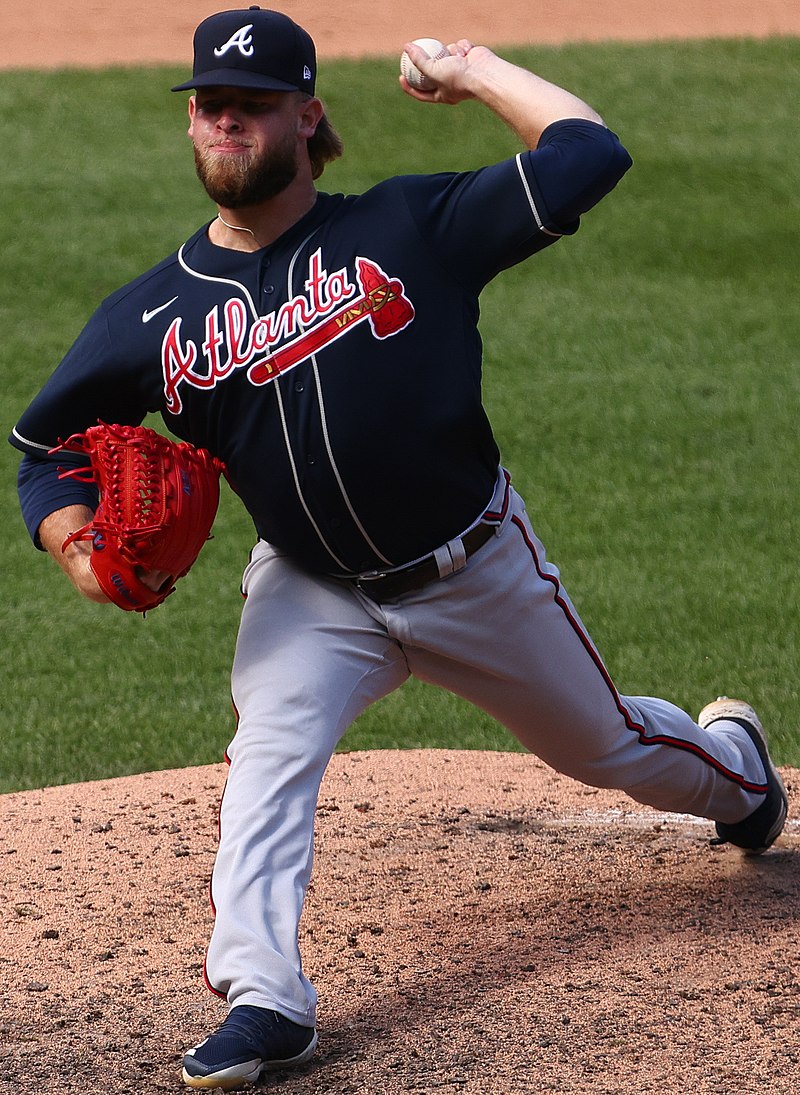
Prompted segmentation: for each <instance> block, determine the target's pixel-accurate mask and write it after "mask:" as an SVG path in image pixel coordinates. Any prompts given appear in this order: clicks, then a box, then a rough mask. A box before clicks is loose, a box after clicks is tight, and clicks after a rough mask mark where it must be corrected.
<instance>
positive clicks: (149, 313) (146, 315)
mask: <svg viewBox="0 0 800 1095" xmlns="http://www.w3.org/2000/svg"><path fill="white" fill-rule="evenodd" d="M177 299H178V298H177V297H173V298H172V300H168V301H167V303H166V304H159V306H158V308H145V310H144V311H143V312H142V323H149V322H150V320H151V319H152V318H153V316H157V315H158V313H159V312H163V311H164V309H165V308H169V306H170V304H174V303H175V301H176V300H177Z"/></svg>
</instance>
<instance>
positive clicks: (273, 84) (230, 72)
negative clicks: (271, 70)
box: [171, 68, 300, 91]
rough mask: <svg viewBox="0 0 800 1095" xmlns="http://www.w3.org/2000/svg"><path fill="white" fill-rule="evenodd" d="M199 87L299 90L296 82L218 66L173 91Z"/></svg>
mask: <svg viewBox="0 0 800 1095" xmlns="http://www.w3.org/2000/svg"><path fill="white" fill-rule="evenodd" d="M198 87H250V88H257V89H258V90H259V91H299V90H300V88H298V87H297V86H296V85H295V84H287V83H286V82H285V81H284V80H276V79H274V78H273V77H272V76H264V75H263V74H262V73H260V72H247V71H246V70H245V69H241V68H218V69H213V70H212V71H211V72H203V73H202V74H201V75H200V76H195V77H194V78H193V79H191V80H186V81H185V83H182V84H178V85H177V86H176V87H173V88H172V89H171V90H172V91H191V90H193V89H194V88H198Z"/></svg>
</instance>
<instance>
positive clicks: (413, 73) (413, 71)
mask: <svg viewBox="0 0 800 1095" xmlns="http://www.w3.org/2000/svg"><path fill="white" fill-rule="evenodd" d="M414 45H416V46H420V47H421V48H422V49H424V50H425V52H426V53H427V54H428V56H429V57H432V58H433V59H434V60H438V59H439V58H440V57H449V56H450V53H449V52H448V49H447V46H445V45H444V44H443V43H442V42H440V41H439V40H438V39H437V38H415V39H414ZM400 72H401V73H402V74H403V76H405V78H406V80H408V82H409V84H410V85H411V87H413V88H416V90H417V91H433V89H434V88H435V87H436V84H435V83H434V82H433V80H431V79H430V77H428V76H423V74H422V73H421V72H420V70H419V69H418V68H417V66H416V65H414V64H412V63H411V58H410V57H409V56H408V54H407V53H406V52H405V51H403V55H402V57H401V58H400Z"/></svg>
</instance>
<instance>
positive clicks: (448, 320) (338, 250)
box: [11, 120, 631, 575]
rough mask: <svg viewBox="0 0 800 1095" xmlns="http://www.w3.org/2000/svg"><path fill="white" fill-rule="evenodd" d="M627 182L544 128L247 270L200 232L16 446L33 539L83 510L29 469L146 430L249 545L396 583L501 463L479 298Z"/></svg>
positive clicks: (483, 491) (277, 247) (389, 194)
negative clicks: (64, 448)
mask: <svg viewBox="0 0 800 1095" xmlns="http://www.w3.org/2000/svg"><path fill="white" fill-rule="evenodd" d="M630 162H631V161H630V158H629V156H628V154H627V152H626V151H625V150H624V148H623V147H622V146H621V145H620V143H619V141H618V140H617V138H616V137H615V135H614V134H613V133H611V132H610V131H608V130H607V129H605V128H603V127H602V126H600V125H596V124H594V123H592V122H587V121H580V120H574V121H572V120H571V121H565V122H557V123H555V124H554V125H552V126H550V127H549V129H548V130H547V131H546V132H545V134H544V135H543V137H542V140H541V141H540V143H539V147H538V149H537V150H536V151H533V152H524V153H521V154H519V155H518V156H516V157H514V158H513V159H510V160H507V161H505V162H502V163H500V164H497V165H493V166H491V167H486V168H482V169H480V170H477V171H473V172H465V173H460V174H440V175H419V176H404V177H398V178H393V179H390V180H388V181H386V182H383V183H380V184H379V185H377V186H375V187H373V188H372V189H370V190H368V191H367V192H365V193H364V194H362V195H359V196H344V195H341V194H338V195H331V194H319V195H318V199H317V201H316V204H315V205H314V207H313V208H312V209H311V211H310V212H309V213H308V214H307V215H306V216H304V217H303V218H302V219H301V220H300V221H299V222H298V223H296V224H295V225H294V226H293V227H291V228H290V229H289V230H288V231H287V232H285V233H284V234H283V235H282V236H281V237H280V238H278V239H277V240H276V241H275V242H274V243H272V244H271V245H269V246H267V247H265V248H263V249H261V250H259V251H257V252H252V253H250V252H244V251H233V250H229V249H226V248H220V247H217V246H215V245H214V244H212V243H211V242H210V240H209V238H208V235H207V226H204V227H203V228H201V229H200V230H199V231H197V232H196V233H195V234H194V235H193V236H192V237H191V238H190V239H189V240H188V241H187V242H186V243H185V244H184V245H183V246H182V247H181V248H180V249H179V251H178V252H177V253H176V254H174V255H172V256H171V257H169V258H168V259H166V260H165V261H163V262H161V263H160V264H159V265H158V266H156V267H154V268H153V269H152V270H150V271H149V272H147V273H146V274H144V275H142V276H141V277H139V278H137V279H136V280H135V281H133V282H132V283H130V284H129V285H127V286H126V287H124V288H123V289H120V290H119V291H118V292H116V293H114V294H113V295H112V296H110V297H109V298H108V299H107V300H106V301H105V302H104V303H103V304H102V305H101V307H100V308H99V309H98V310H97V312H96V313H95V314H94V316H93V317H92V318H91V319H90V321H89V323H88V324H87V326H86V327H85V329H84V330H83V332H82V333H81V334H80V336H79V337H78V339H77V341H76V342H75V344H74V345H73V347H72V348H71V350H70V351H69V352H68V353H67V355H66V357H65V358H64V360H63V362H62V363H61V365H60V366H59V367H58V369H57V370H56V371H55V372H54V374H53V375H52V377H51V378H50V380H49V381H48V382H47V383H46V385H45V386H44V388H43V389H42V391H41V392H40V394H39V395H38V396H37V398H36V399H35V400H34V402H33V403H32V404H31V406H30V407H29V408H28V410H27V411H26V413H25V414H24V415H23V417H22V419H21V420H20V422H19V423H18V425H17V426H16V428H15V429H14V432H13V434H12V437H11V441H12V444H14V445H16V446H17V447H18V448H20V449H21V450H22V451H23V452H25V453H26V454H27V456H26V457H25V459H24V460H23V465H22V467H21V470H20V493H21V498H22V505H23V512H24V515H25V519H26V522H27V523H28V527H29V529H30V531H31V533H32V534H33V535H35V533H36V529H37V528H38V525H39V523H40V521H41V520H42V519H43V518H44V517H45V516H46V515H47V512H50V511H52V510H53V509H56V508H60V507H61V506H62V505H66V504H70V503H71V502H75V501H84V500H85V501H90V499H89V496H88V495H86V494H81V492H82V491H86V490H87V488H85V487H81V486H80V485H79V484H75V483H74V482H73V481H59V480H58V479H57V477H56V474H55V472H54V462H53V461H52V460H51V459H48V458H47V454H48V450H49V449H51V448H52V447H53V446H55V445H56V444H57V443H58V441H59V440H63V439H66V438H67V437H68V436H69V435H70V434H72V433H75V432H79V431H82V430H84V429H85V428H86V427H87V426H90V425H92V424H94V423H95V422H96V421H97V420H98V419H100V420H103V421H106V422H119V423H128V424H138V423H139V422H141V421H142V419H143V418H144V416H145V415H146V414H147V413H149V412H160V413H161V415H162V416H163V419H164V421H165V423H166V425H167V426H168V427H169V429H170V430H171V431H172V432H173V433H175V434H176V435H177V436H179V437H181V438H183V439H185V440H187V441H191V442H192V443H193V444H195V445H200V446H203V447H205V448H207V449H209V450H210V451H211V452H212V453H213V454H214V455H215V456H218V457H219V458H220V459H221V460H223V461H224V463H225V466H226V469H227V476H228V479H229V482H230V484H231V486H232V487H233V489H234V490H235V491H236V492H237V493H238V495H239V496H240V497H241V499H242V501H243V503H244V505H245V506H246V508H247V510H248V512H249V513H250V515H251V516H252V519H253V522H254V524H255V528H256V531H257V533H258V535H259V536H260V537H261V538H263V539H265V540H267V541H269V542H270V543H271V544H273V545H274V546H275V547H277V548H278V549H280V550H282V551H285V552H287V553H289V554H291V556H292V557H294V558H295V559H296V560H297V561H298V562H300V563H301V564H302V565H303V566H305V567H307V568H308V569H311V570H313V571H316V572H322V573H327V574H334V575H346V574H355V573H363V572H369V571H373V570H380V569H384V568H390V567H395V566H399V565H402V564H405V563H408V562H411V561H413V560H416V559H418V558H420V557H421V556H423V555H425V554H426V553H428V552H430V551H432V550H433V549H434V548H436V547H437V546H438V545H439V544H441V543H444V542H446V541H447V540H449V539H450V538H452V537H453V536H456V535H459V534H460V533H461V532H463V531H464V529H466V528H467V527H469V525H470V524H471V523H473V522H474V521H475V520H476V519H477V518H478V517H479V515H480V514H481V513H482V512H483V510H484V509H485V508H486V506H487V505H488V503H489V501H490V499H491V497H492V492H493V489H494V485H495V481H496V475H497V466H498V460H499V453H498V449H497V445H496V443H495V440H494V437H493V435H492V430H491V428H490V425H489V423H488V421H487V418H486V415H485V413H484V410H483V407H482V402H481V340H480V336H479V333H478V318H479V306H478V298H479V294H480V292H481V290H482V289H483V287H484V286H485V285H486V284H487V282H488V281H490V280H491V279H492V278H493V277H494V276H495V275H496V274H497V273H498V272H499V271H500V270H502V269H504V268H506V267H508V266H511V265H513V264H515V263H517V262H519V261H521V260H522V259H525V258H527V257H529V256H530V255H532V254H533V253H534V252H536V251H538V250H540V249H542V248H543V247H545V246H547V245H548V244H550V243H552V242H553V241H555V240H556V239H558V238H559V236H561V235H563V234H567V233H572V232H574V231H575V230H576V229H577V227H578V223H579V217H580V215H581V214H582V213H583V212H585V211H586V210H587V209H588V208H590V207H591V206H592V205H593V204H595V202H596V201H598V200H599V199H600V198H601V197H602V196H603V195H604V194H605V193H607V192H608V191H609V190H610V189H611V188H612V187H613V186H614V185H615V184H616V183H617V181H618V180H619V178H620V177H621V176H622V174H623V173H624V172H625V171H626V170H627V168H628V167H629V165H630ZM535 312H536V303H535V301H532V303H531V313H532V316H534V317H535ZM531 355H532V357H535V343H534V344H532V348H531ZM58 459H59V461H60V462H61V463H62V464H63V462H64V461H63V456H59V458H58ZM90 504H93V503H91V502H90Z"/></svg>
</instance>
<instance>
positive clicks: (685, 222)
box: [0, 39, 800, 791]
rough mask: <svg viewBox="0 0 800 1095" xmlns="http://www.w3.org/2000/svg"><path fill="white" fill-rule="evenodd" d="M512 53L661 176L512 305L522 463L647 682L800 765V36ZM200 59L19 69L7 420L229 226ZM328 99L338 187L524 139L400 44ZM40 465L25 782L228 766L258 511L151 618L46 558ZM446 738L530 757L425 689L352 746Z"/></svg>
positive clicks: (505, 296) (16, 635)
mask: <svg viewBox="0 0 800 1095" xmlns="http://www.w3.org/2000/svg"><path fill="white" fill-rule="evenodd" d="M506 55H507V56H509V57H511V58H512V59H514V60H517V61H520V62H521V63H523V64H525V65H527V66H528V67H531V68H534V69H535V70H536V71H538V72H540V73H541V74H542V75H544V76H545V77H547V78H550V79H553V80H555V81H556V82H558V83H561V84H563V85H564V86H566V87H569V88H570V89H572V90H574V91H576V92H577V93H578V94H580V95H582V96H583V97H585V98H586V99H587V100H588V101H590V102H591V103H592V104H593V105H594V106H596V107H597V109H598V110H600V111H601V113H602V114H603V115H604V117H605V118H606V120H607V122H608V123H609V124H610V125H611V126H612V128H614V129H615V130H616V131H617V132H619V133H620V135H621V136H622V138H623V140H624V142H625V144H626V145H627V147H628V148H629V150H630V151H631V154H632V156H633V158H634V161H635V166H634V168H633V170H632V171H631V172H630V173H629V174H628V176H626V178H625V179H624V180H623V182H622V184H621V185H620V187H619V188H618V190H617V191H616V192H615V193H614V194H613V195H611V196H610V197H609V198H608V199H607V200H606V202H605V203H603V204H602V205H601V206H599V207H598V208H597V209H596V210H594V211H593V212H592V213H591V214H590V215H589V216H587V217H586V218H585V221H584V225H583V228H582V230H581V231H580V232H579V233H578V235H577V236H576V237H575V238H574V239H572V240H568V241H564V242H562V243H561V244H559V245H558V246H557V247H555V248H552V249H551V250H549V251H548V252H547V253H546V254H544V255H542V256H540V257H538V258H536V259H534V260H533V261H531V262H530V263H529V264H527V265H526V266H523V267H519V268H517V269H515V270H513V271H510V272H508V273H507V274H506V275H504V276H502V277H501V278H500V279H499V280H498V281H497V282H496V283H494V284H493V285H492V286H490V288H489V289H488V290H487V292H486V294H485V296H484V300H483V310H482V333H483V335H484V341H485V344H486V364H485V398H486V404H487V407H488V409H489V413H490V416H491V418H492V420H493V422H494V424H495V428H496V433H497V436H498V440H499V442H500V445H501V448H502V451H503V457H504V461H505V462H506V464H507V465H508V466H509V467H510V468H511V469H512V471H513V472H514V478H515V483H516V485H517V486H518V487H519V488H520V489H521V490H522V492H523V493H524V494H525V496H526V498H527V501H528V508H529V511H530V512H531V514H532V517H533V520H534V524H535V525H536V526H537V529H538V531H539V533H540V535H542V537H543V539H544V541H545V543H546V544H547V545H548V550H549V555H550V557H551V558H552V559H554V561H556V562H557V563H558V565H559V566H560V567H561V571H562V576H563V578H564V582H565V585H566V587H567V589H568V590H569V591H570V593H571V595H572V597H573V599H574V600H575V602H576V604H577V605H578V607H579V609H580V611H581V614H582V616H583V618H584V621H585V623H586V624H587V626H588V627H589V629H590V631H591V632H592V634H593V636H594V638H595V640H596V642H597V643H598V646H599V647H600V650H601V652H602V653H603V655H604V657H605V660H606V662H607V664H608V666H609V668H610V670H611V672H612V674H613V675H614V677H615V679H616V682H617V684H618V686H619V688H620V689H621V690H622V691H623V692H626V693H629V694H651V695H662V696H664V697H667V698H670V699H673V700H674V701H675V702H677V703H679V704H681V705H683V706H685V707H687V709H689V710H693V711H696V709H697V708H698V707H699V706H701V705H702V704H703V703H705V702H706V701H707V700H708V699H709V698H711V697H713V696H714V695H716V694H717V693H719V692H725V693H728V694H732V695H736V694H742V695H744V696H746V697H748V698H750V699H751V700H752V701H753V702H754V703H755V704H756V705H757V706H758V707H759V710H760V712H761V713H762V716H763V718H764V721H765V722H766V723H767V725H768V728H769V729H770V731H771V734H772V740H773V742H774V751H775V754H776V758H777V759H778V761H779V762H780V763H783V764H792V765H800V733H798V723H799V722H800V694H799V690H798V671H797V660H798V655H797V651H798V619H800V613H799V612H798V607H799V606H798V580H797V574H796V569H797V568H796V563H795V558H794V555H795V550H796V544H797V542H798V531H799V529H798V524H799V522H798V516H797V499H796V495H797V492H796V487H795V474H796V468H797V456H798V441H797V427H796V423H797V420H798V417H800V415H799V414H798V411H800V379H799V377H800V373H799V372H798V368H797V347H798V345H800V311H799V310H798V307H797V292H796V282H797V277H796V268H797V259H796V255H797V253H798V231H799V229H798V225H800V215H799V214H800V197H798V195H799V194H800V146H798V142H797V135H796V127H797V122H796V110H797V107H796V104H797V102H798V97H799V96H800V86H799V85H800V40H796V39H777V40H772V41H765V42H748V41H736V42H728V41H719V42H705V43H691V44H680V43H668V44H661V45H648V46H594V47H588V46H587V47H570V48H564V49H538V50H527V51H521V50H513V51H507V52H506ZM180 75H181V73H179V72H178V71H177V70H170V69H163V68H152V69H143V70H137V71H125V70H117V71H107V72H101V73H82V72H69V73H49V74H41V73H22V72H17V73H3V74H0V104H1V105H2V110H1V111H0V119H2V120H1V121H0V134H2V138H3V147H4V149H5V150H6V154H5V156H4V157H3V159H2V162H0V180H2V193H3V206H4V223H5V224H6V230H5V233H4V237H5V238H4V245H3V248H2V252H0V263H2V275H3V277H2V283H3V289H2V294H1V295H0V321H1V322H2V330H3V333H4V338H3V345H2V357H1V358H0V369H1V370H2V382H3V392H4V400H3V405H4V409H5V413H4V419H5V424H6V433H7V432H8V431H9V430H10V429H11V427H12V426H13V424H14V423H15V421H16V419H17V417H18V416H19V414H20V413H21V411H22V410H23V409H24V407H25V406H26V405H27V403H28V402H29V400H30V399H31V398H32V397H33V395H34V394H35V393H36V391H37V390H38V388H39V387H40V385H41V384H42V382H43V381H44V379H45V377H46V376H47V375H48V374H49V372H50V371H51V370H52V368H53V367H54V366H55V364H56V363H57V361H58V360H59V358H60V356H61V355H62V353H63V352H64V351H65V350H66V348H67V347H68V346H69V344H70V342H71V341H72V339H73V338H74V337H75V335H76V334H77V332H78V330H79V329H80V327H81V325H82V324H83V322H84V321H85V319H86V318H87V317H88V315H89V313H90V312H91V311H92V310H93V308H94V307H95V305H96V304H97V303H98V302H99V300H100V299H101V298H102V297H103V296H104V295H106V294H107V293H109V292H110V291H112V290H113V289H115V288H116V287H117V286H118V285H120V284H122V283H124V282H126V281H128V280H129V279H131V278H132V277H134V276H135V275H137V274H138V273H139V272H141V271H142V270H144V269H146V268H147V267H148V266H150V265H152V264H153V263H155V262H156V261H158V260H159V259H160V258H162V257H163V256H164V255H166V254H167V253H169V252H170V251H171V250H173V249H174V248H175V247H177V246H178V245H179V244H180V243H181V242H182V240H183V239H185V238H186V237H187V236H188V235H189V234H190V233H191V232H192V231H193V230H194V228H195V227H196V226H197V225H198V224H199V223H201V222H202V221H203V220H204V219H209V218H210V216H211V215H212V211H211V207H210V205H209V203H208V201H207V199H206V198H205V196H204V194H203V193H202V191H201V189H200V186H199V184H198V183H197V182H196V180H195V178H194V172H193V167H192V164H191V155H190V150H189V145H188V142H187V141H185V140H184V139H182V138H183V132H184V129H185V122H184V111H185V101H186V97H185V96H184V95H170V94H169V92H168V90H167V89H168V88H169V86H170V84H171V83H174V82H176V79H177V78H178V77H179V76H180ZM320 94H321V95H322V96H323V98H324V99H325V100H326V102H327V104H328V107H329V110H330V113H331V116H332V118H333V120H334V122H335V123H336V124H337V126H338V128H339V129H340V131H341V133H342V135H343V137H344V140H345V145H346V154H345V158H344V159H343V160H342V161H340V162H339V163H337V164H336V165H334V166H333V167H332V168H330V169H329V170H328V172H326V175H325V176H324V179H323V184H324V189H328V190H334V191H336V190H345V191H355V190H360V189H362V188H364V187H366V186H369V185H370V184H371V183H373V182H375V181H377V180H378V179H380V178H383V177H385V176H386V175H388V174H390V173H394V172H409V171H411V172H414V171H428V170H432V171H438V170H450V169H462V168H469V167H473V166H477V165H479V164H481V163H483V162H488V161H491V160H494V159H497V158H499V157H502V156H506V155H511V154H513V153H514V152H515V151H516V150H517V144H516V142H515V139H514V137H513V135H511V134H510V133H509V132H507V131H506V130H505V129H504V128H503V126H502V125H501V124H500V123H499V122H498V121H497V120H496V119H494V118H493V117H492V116H490V115H489V114H488V113H487V112H485V111H483V110H482V109H481V108H480V107H478V106H476V105H475V104H463V105H462V106H461V107H460V108H457V109H453V110H448V109H445V108H438V109H437V108H423V107H420V106H418V105H417V104H415V103H413V102H411V101H410V100H408V99H407V98H406V97H404V96H403V95H402V94H400V92H399V91H398V89H397V85H396V77H395V62H394V61H393V60H389V61H383V60H373V61H366V62H363V63H341V64H336V65H332V64H329V65H327V66H325V69H324V72H323V74H322V77H321V86H320ZM153 424H155V425H159V423H153ZM16 465H17V456H16V454H15V452H14V450H12V449H11V448H10V447H9V446H5V447H4V449H0V471H1V472H2V477H1V481H2V483H3V484H4V487H3V489H2V491H0V517H2V521H3V527H4V529H5V536H4V538H3V542H2V547H0V552H2V575H3V584H4V592H3V597H2V601H1V602H0V624H2V634H3V636H4V648H3V653H4V656H3V659H2V665H1V666H0V674H2V681H1V682H0V726H2V731H3V748H2V753H1V754H0V757H1V758H2V759H0V791H8V790H13V789H17V788H25V787H38V786H45V785H49V784H54V783H63V782H73V781H78V780H84V779H94V778H99V777H105V776H109V775H121V774H126V773H131V772H140V771H147V770H154V769H161V768H168V767H183V766H187V765H194V764H203V763H208V762H212V761H217V760H218V759H220V757H221V754H222V750H223V748H224V746H225V745H226V744H227V742H228V740H229V738H230V736H231V734H232V731H233V721H232V717H231V714H230V707H229V700H228V669H229V664H230V660H231V656H232V651H233V644H234V641H235V634H236V626H237V620H238V613H239V607H240V598H239V592H238V584H239V576H240V573H241V569H242V566H243V564H244V562H245V560H246V557H247V553H248V550H249V548H250V546H251V543H252V538H253V534H252V529H251V525H250V522H249V519H248V518H247V516H246V515H245V514H243V513H242V512H241V510H240V509H239V507H238V506H237V503H236V502H235V500H234V499H233V498H232V497H231V495H230V494H229V493H226V495H225V497H224V498H223V503H222V507H221V511H220V516H219V518H218V522H217V526H216V530H215V538H214V540H213V541H212V542H211V543H210V544H209V545H208V546H207V548H206V549H205V551H204V553H203V556H202V557H201V560H200V562H199V564H198V565H197V567H196V568H195V569H194V571H193V572H192V574H191V575H190V576H189V577H188V578H187V579H186V580H185V581H184V582H183V583H182V584H181V587H180V589H179V591H178V593H176V594H175V596H174V597H173V598H171V599H170V601H168V602H167V604H166V605H165V606H164V607H163V608H160V609H159V610H158V611H156V612H154V613H152V614H151V615H150V616H148V617H147V618H146V619H145V620H142V619H141V618H140V617H139V616H135V617H132V616H128V615H126V614H123V613H121V612H118V611H116V610H113V609H107V608H104V607H99V606H93V605H91V604H89V603H84V602H82V601H81V600H80V599H79V598H78V596H77V595H76V594H75V593H73V591H72V590H71V588H69V587H68V585H67V583H66V581H65V580H64V579H63V577H62V576H61V574H60V573H58V572H57V571H56V568H55V567H53V565H52V564H51V563H50V560H49V559H47V558H46V557H44V556H42V555H40V554H39V553H36V552H34V550H33V549H32V548H31V546H30V543H29V541H28V539H27V536H26V533H25V530H24V527H23V525H22V521H21V518H20V517H19V513H18V506H17V499H16V492H15V475H16ZM417 746H428V747H438V746H447V747H462V748H490V749H497V748H499V749H513V748H515V747H516V746H515V743H514V741H513V739H512V738H511V737H510V736H509V735H508V734H507V733H506V732H505V731H504V730H503V729H502V728H500V727H498V726H497V725H495V724H494V723H493V722H492V721H491V720H490V719H488V718H487V717H485V716H483V715H482V714H481V713H480V712H477V711H475V710H474V709H472V708H469V707H468V706H467V705H465V704H463V703H462V702H461V701H458V700H456V699H454V698H453V697H450V696H448V695H445V694H444V693H441V692H438V691H436V690H434V689H431V688H429V687H424V686H418V685H415V684H413V683H412V684H409V685H408V686H406V687H405V688H404V689H402V690H401V691H400V692H399V693H397V694H396V695H394V696H392V697H390V698H389V699H388V700H386V701H384V702H383V703H381V704H379V705H377V706H376V707H375V708H373V709H372V710H371V711H369V712H368V713H367V714H366V715H365V716H364V717H363V718H362V719H361V720H360V721H359V722H358V723H357V724H356V725H355V726H354V727H353V728H352V729H351V731H350V732H349V733H348V735H347V737H346V738H345V740H344V742H343V747H344V748H349V749H361V748H384V747H386V748H396V747H401V748H402V747H417Z"/></svg>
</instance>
